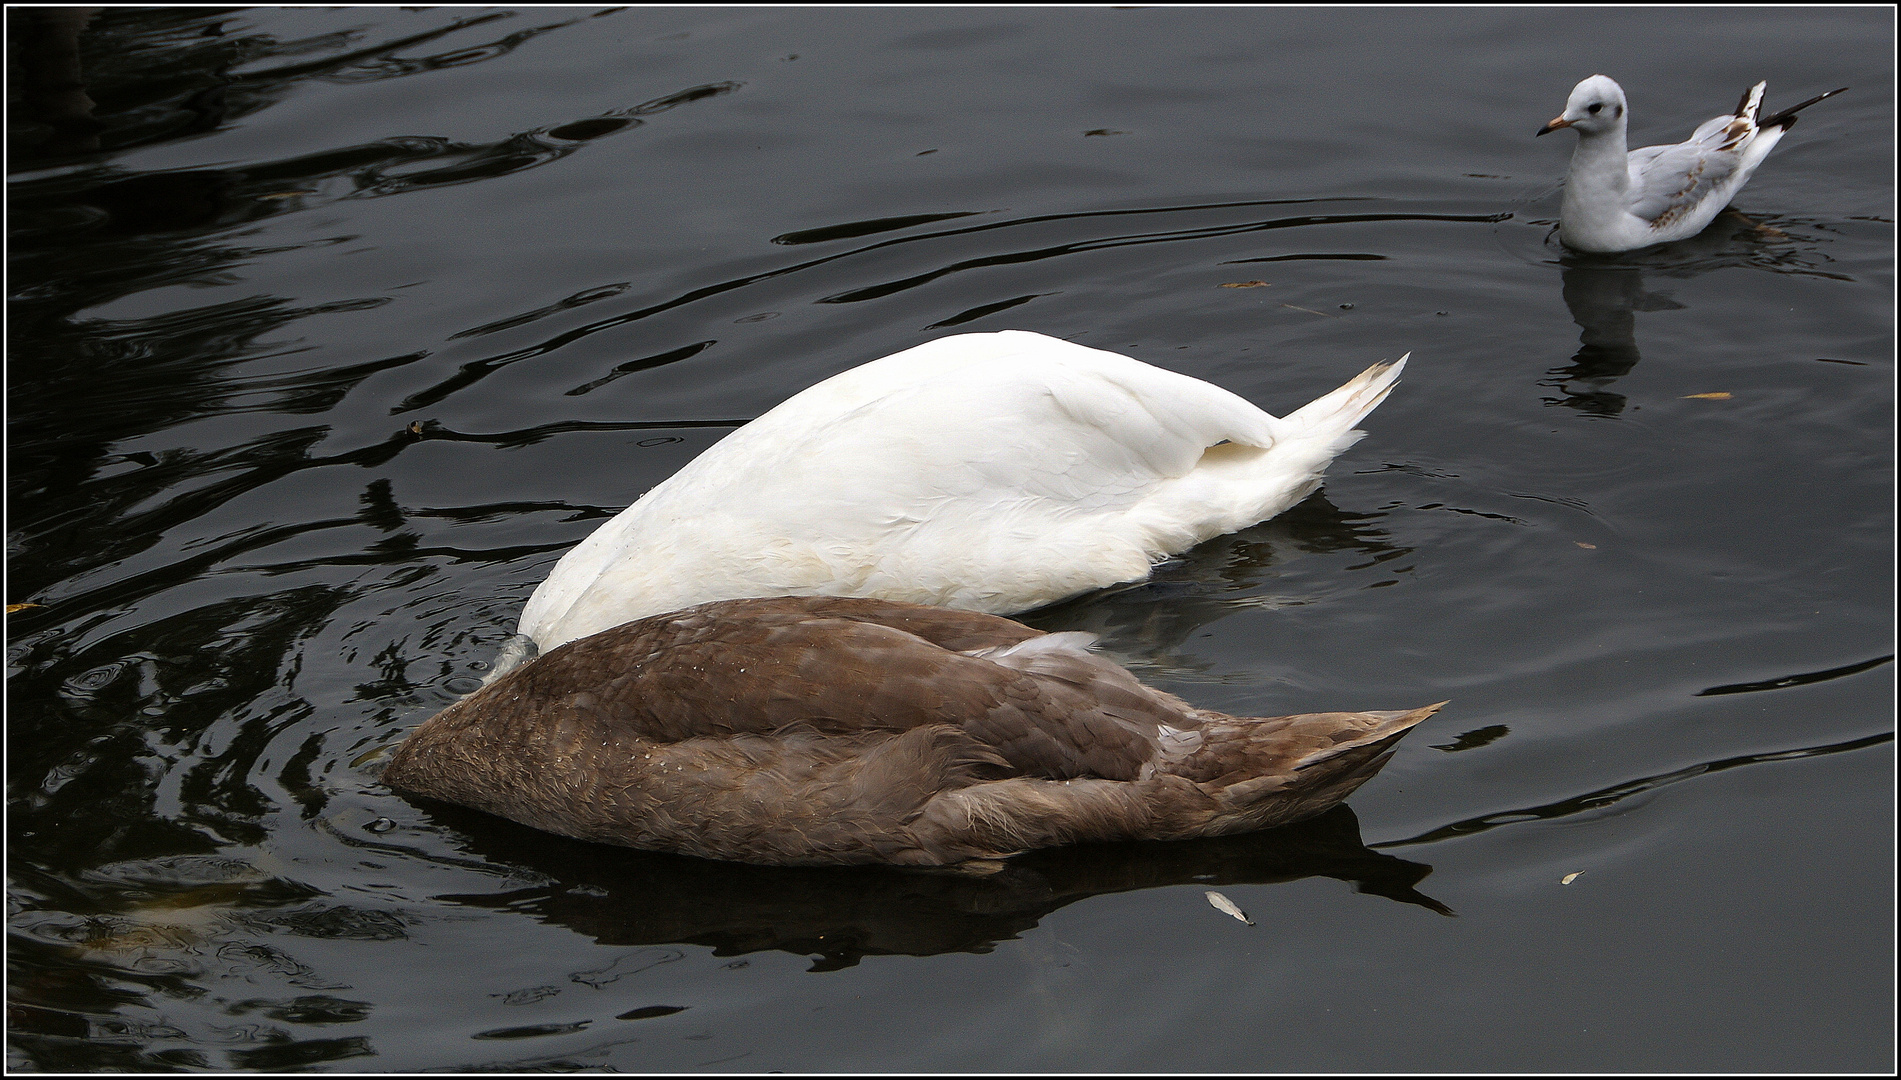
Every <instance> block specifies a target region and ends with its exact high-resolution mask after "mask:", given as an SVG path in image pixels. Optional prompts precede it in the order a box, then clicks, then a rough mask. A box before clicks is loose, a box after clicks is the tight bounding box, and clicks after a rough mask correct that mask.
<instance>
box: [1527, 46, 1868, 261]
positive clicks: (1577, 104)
mask: <svg viewBox="0 0 1901 1080" xmlns="http://www.w3.org/2000/svg"><path fill="white" fill-rule="evenodd" d="M1768 85H1769V84H1768V83H1766V82H1759V83H1757V84H1756V85H1754V86H1752V87H1750V88H1749V89H1748V90H1747V91H1745V92H1744V93H1743V99H1742V101H1741V102H1740V103H1738V104H1737V106H1736V112H1735V113H1734V114H1732V115H1728V116H1718V117H1716V118H1714V119H1711V120H1708V121H1705V122H1704V123H1703V125H1702V126H1701V127H1699V128H1697V129H1696V134H1694V135H1692V136H1690V139H1689V141H1688V142H1680V143H1676V144H1674V145H1671V146H1645V147H1640V148H1638V149H1636V150H1629V151H1628V152H1627V151H1626V147H1627V146H1628V145H1629V144H1628V143H1627V142H1626V141H1625V137H1624V128H1625V125H1626V124H1627V123H1628V122H1629V121H1628V118H1627V117H1626V115H1625V113H1626V107H1625V104H1624V89H1623V87H1621V86H1618V85H1617V83H1616V82H1614V81H1613V80H1611V79H1610V78H1608V77H1606V76H1603V75H1593V76H1591V77H1590V78H1588V79H1586V80H1584V81H1583V82H1581V83H1579V84H1578V85H1577V86H1576V87H1575V88H1573V89H1572V91H1571V100H1569V101H1567V102H1566V103H1565V106H1564V112H1563V113H1562V114H1560V115H1559V116H1558V117H1557V118H1556V119H1554V120H1552V121H1551V122H1550V123H1548V124H1546V125H1545V126H1544V127H1542V128H1539V129H1538V134H1540V135H1545V134H1548V133H1550V132H1553V131H1556V130H1558V129H1559V128H1570V129H1572V130H1573V131H1576V132H1577V133H1578V148H1577V150H1576V152H1574V153H1573V154H1572V155H1571V171H1570V172H1569V173H1568V174H1566V176H1565V179H1564V208H1563V209H1562V210H1561V211H1560V212H1559V215H1558V217H1559V221H1558V237H1559V239H1561V240H1563V241H1564V244H1565V246H1566V247H1570V248H1575V249H1577V250H1578V251H1597V252H1609V251H1634V250H1636V249H1638V248H1641V247H1649V246H1650V245H1652V244H1667V243H1669V242H1671V241H1673V240H1682V239H1685V238H1686V237H1691V236H1695V235H1696V234H1697V233H1699V232H1702V231H1703V227H1704V226H1706V225H1708V224H1709V223H1710V221H1711V220H1712V219H1713V218H1715V217H1716V215H1717V214H1718V213H1720V212H1721V211H1722V209H1723V208H1724V207H1725V206H1728V205H1729V200H1730V199H1732V198H1734V197H1735V195H1736V193H1737V192H1738V191H1741V190H1742V188H1743V185H1744V184H1746V183H1748V182H1749V177H1750V174H1752V173H1754V172H1755V171H1756V166H1758V165H1760V164H1762V159H1763V158H1765V157H1768V156H1769V151H1770V150H1771V149H1773V148H1774V147H1775V145H1776V143H1778V142H1780V141H1782V135H1783V133H1784V132H1786V131H1788V130H1789V128H1790V127H1792V126H1794V124H1795V121H1796V116H1795V114H1796V113H1798V112H1801V111H1802V110H1803V109H1806V108H1808V107H1809V106H1810V105H1813V104H1815V103H1816V102H1818V101H1821V100H1823V99H1824V98H1831V97H1834V96H1835V95H1836V94H1839V93H1841V92H1842V90H1846V89H1848V88H1847V87H1845V86H1844V87H1842V88H1841V90H1830V91H1829V92H1828V93H1826V94H1822V95H1819V96H1817V97H1812V98H1810V99H1808V100H1807V101H1805V102H1803V103H1802V104H1800V105H1797V106H1795V107H1794V108H1791V109H1784V110H1782V111H1781V112H1779V113H1776V114H1775V115H1774V116H1768V117H1764V118H1762V119H1760V120H1759V119H1757V114H1758V112H1759V111H1760V110H1761V108H1762V91H1763V88H1764V87H1766V86H1768Z"/></svg>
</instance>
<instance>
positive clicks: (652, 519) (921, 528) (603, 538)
mask: <svg viewBox="0 0 1901 1080" xmlns="http://www.w3.org/2000/svg"><path fill="white" fill-rule="evenodd" d="M1405 362H1406V361H1405V357H1401V358H1400V360H1399V361H1398V362H1396V363H1392V364H1375V365H1374V366H1373V367H1370V368H1368V369H1367V370H1366V371H1365V372H1363V373H1362V374H1360V375H1359V376H1358V377H1356V378H1354V379H1353V380H1352V381H1350V382H1348V383H1347V384H1346V385H1345V386H1342V387H1340V388H1339V389H1338V390H1335V391H1334V392H1332V393H1330V394H1328V395H1326V396H1325V397H1322V398H1320V399H1319V400H1318V401H1315V402H1313V403H1312V404H1309V405H1307V406H1306V407H1304V408H1302V409H1300V410H1298V411H1296V412H1294V413H1290V414H1289V415H1288V416H1287V417H1286V418H1284V419H1277V418H1275V417H1273V416H1269V415H1268V414H1267V413H1265V412H1262V411H1261V410H1260V409H1257V408H1255V407H1254V406H1253V405H1250V404H1249V403H1248V402H1247V401H1245V400H1243V399H1242V398H1240V397H1238V396H1236V395H1234V394H1232V393H1229V392H1228V391H1226V390H1223V389H1221V388H1219V387H1216V386H1212V385H1210V384H1208V383H1205V382H1202V381H1200V380H1199V379H1193V378H1190V377H1188V376H1186V375H1179V374H1176V373H1174V372H1170V371H1164V370H1162V369H1161V368H1156V367H1151V366H1149V365H1148V364H1144V363H1142V362H1140V361H1138V360H1132V359H1130V358H1128V357H1126V356H1118V355H1116V354H1115V353H1110V352H1104V351H1102V350H1100V349H1091V348H1086V347H1084V346H1081V345H1076V344H1072V343H1070V342H1067V341H1061V340H1058V339H1056V338H1052V337H1045V336H1043V335H1042V334H1034V333H1029V332H1026V331H1021V330H1005V331H1001V332H999V333H992V334H958V335H955V336H952V337H946V338H940V339H938V340H936V341H932V342H928V343H926V344H923V345H919V346H917V347H916V348H913V349H906V350H904V351H903V352H900V353H897V354H895V355H892V356H887V357H885V358H884V359H882V360H874V361H872V362H871V363H868V364H865V365H863V366H861V367H856V368H853V369H851V370H849V371H846V372H843V373H841V374H839V375H835V376H833V377H832V378H830V379H827V380H825V381H824V382H821V383H819V384H817V385H816V386H813V387H811V388H809V389H807V390H805V391H803V392H802V393H799V394H797V395H795V396H793V397H792V398H790V399H788V400H787V401H785V402H784V403H782V404H780V405H779V406H778V407H777V408H774V409H772V410H771V411H770V412H767V413H766V414H765V415H764V416H761V417H759V418H758V419H757V420H754V421H753V422H751V423H749V424H747V425H745V426H743V427H741V428H739V429H738V430H737V431H734V432H733V433H732V434H730V435H728V436H726V438H724V439H722V440H720V441H719V442H718V443H717V444H715V445H714V446H712V447H710V448H709V449H707V450H706V451H705V452H704V453H702V454H701V455H700V456H699V457H697V458H695V459H694V460H693V461H691V462H689V463H688V464H687V465H686V467H685V468H682V469H681V470H680V471H679V472H678V473H675V474H674V475H673V476H672V477H671V478H669V479H668V480H666V481H665V482H664V483H662V484H660V485H659V486H657V487H655V488H653V489H652V490H651V491H649V492H647V493H646V494H645V495H644V496H642V497H641V498H640V499H639V501H637V502H635V503H634V504H633V505H632V506H630V507H628V508H627V509H626V510H624V511H622V512H621V513H620V514H619V516H617V517H615V518H614V519H613V520H611V521H609V522H607V524H605V525H603V526H601V527H600V528H599V529H597V530H595V532H594V534H593V535H591V536H589V537H588V538H587V539H585V540H583V541H581V542H580V543H579V544H577V545H575V547H574V548H573V549H572V550H570V551H569V552H568V553H567V554H566V555H564V556H563V557H562V558H561V561H560V562H558V563H556V564H555V568H554V571H553V572H552V573H550V574H549V575H548V579H547V580H546V581H544V582H542V583H541V586H540V587H539V588H537V589H536V590H535V593H534V595H533V596H531V597H530V598H529V600H528V604H527V606H526V607H525V608H524V609H523V610H522V615H521V623H520V628H519V633H520V635H522V636H525V637H526V638H528V639H532V642H533V648H532V649H531V648H528V647H527V642H525V641H523V640H522V638H521V637H518V638H516V639H515V641H514V643H513V644H514V646H515V649H516V655H515V656H513V657H508V656H507V655H506V653H505V658H504V659H501V660H498V662H497V665H496V669H497V670H496V674H500V673H501V672H503V671H505V670H507V669H508V668H509V667H511V666H513V665H514V664H515V663H518V662H519V660H520V658H521V656H522V655H525V654H527V653H529V652H533V651H536V650H538V651H540V652H546V651H547V650H549V649H552V648H554V647H555V646H557V645H560V644H562V643H563V642H566V641H572V640H574V639H576V638H580V637H585V636H587V635H589V634H593V633H596V632H598V631H601V630H605V629H607V628H609V627H612V626H617V625H619V624H621V623H624V622H628V621H630V620H633V619H638V618H641V617H644V616H647V615H653V614H657V613H661V612H667V611H674V610H678V609H680V608H685V607H689V606H691V605H694V604H701V603H706V602H709V601H713V600H725V599H734V598H739V597H757V596H811V595H831V596H847V597H866V598H875V599H882V600H896V601H906V602H911V603H920V604H930V605H935V606H940V607H950V608H961V609H964V610H969V611H980V612H990V613H997V614H1002V613H1009V612H1016V611H1024V610H1028V609H1030V608H1034V607H1039V606H1041V605H1044V604H1048V603H1051V602H1054V601H1057V600H1061V599H1063V598H1065V597H1068V596H1073V595H1075V594H1077V593H1081V592H1085V591H1087V590H1090V589H1097V588H1101V587H1103V586H1106V585H1114V584H1116V583H1118V582H1126V581H1137V580H1140V579H1142V578H1144V577H1146V576H1148V572H1149V566H1150V564H1151V563H1153V562H1155V561H1158V560H1160V559H1162V558H1165V557H1167V556H1169V555H1172V554H1175V553H1177V552H1181V551H1185V550H1187V549H1188V548H1190V547H1192V546H1194V545H1195V544H1198V543H1200V542H1201V541H1203V540H1207V539H1209V538H1211V537H1214V536H1218V535H1220V534H1222V533H1226V532H1232V531H1234V530H1236V529H1241V528H1245V527H1247V526H1249V525H1252V524H1254V523H1256V522H1258V521H1263V520H1265V519H1267V518H1270V517H1273V516H1274V515H1275V514H1278V513H1280V512H1281V511H1283V510H1285V509H1287V508H1288V507H1290V506H1292V505H1294V504H1295V503H1296V502H1299V501H1300V500H1301V499H1303V498H1305V497H1306V496H1307V494H1308V493H1309V492H1311V491H1313V490H1314V488H1315V487H1317V486H1318V485H1319V483H1320V475H1321V472H1322V471H1323V470H1324V469H1325V468H1326V466H1327V463H1328V462H1329V461H1331V460H1332V459H1333V458H1334V456H1335V455H1337V454H1339V453H1340V452H1341V451H1342V450H1345V449H1346V448H1347V447H1348V446H1351V445H1352V444H1353V443H1354V442H1355V441H1357V440H1358V439H1359V438H1360V436H1361V435H1362V434H1364V433H1363V432H1358V431H1354V430H1353V425H1354V424H1355V423H1357V422H1358V421H1359V420H1360V419H1361V418H1362V417H1364V416H1365V415H1366V414H1367V413H1368V412H1371V411H1372V410H1373V408H1374V407H1375V406H1377V405H1378V404H1379V403H1380V402H1381V401H1383V400H1385V398H1386V395H1387V393H1388V392H1389V391H1390V389H1391V388H1392V386H1393V383H1394V381H1395V380H1396V379H1397V378H1398V376H1399V373H1400V369H1401V368H1402V367H1403V366H1404V364H1405ZM492 678H494V676H493V675H491V679H492Z"/></svg>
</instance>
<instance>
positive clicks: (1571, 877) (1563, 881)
mask: <svg viewBox="0 0 1901 1080" xmlns="http://www.w3.org/2000/svg"><path fill="white" fill-rule="evenodd" d="M1582 873H1584V871H1582V870H1579V871H1578V872H1577V874H1566V875H1564V876H1563V877H1561V878H1559V879H1558V884H1560V885H1569V884H1571V883H1572V882H1573V881H1576V880H1577V879H1578V874H1582Z"/></svg>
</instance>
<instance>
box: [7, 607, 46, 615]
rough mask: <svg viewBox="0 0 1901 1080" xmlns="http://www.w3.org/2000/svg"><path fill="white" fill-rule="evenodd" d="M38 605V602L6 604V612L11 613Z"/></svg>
mask: <svg viewBox="0 0 1901 1080" xmlns="http://www.w3.org/2000/svg"><path fill="white" fill-rule="evenodd" d="M39 606H40V605H38V604H8V605H7V614H9V615H11V614H13V613H14V612H16V611H25V610H26V609H27V608H35V607H39Z"/></svg>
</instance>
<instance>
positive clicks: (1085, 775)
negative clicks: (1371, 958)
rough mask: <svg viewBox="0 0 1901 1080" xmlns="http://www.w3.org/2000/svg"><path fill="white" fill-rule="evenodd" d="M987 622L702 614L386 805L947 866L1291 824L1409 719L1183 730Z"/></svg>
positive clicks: (1053, 650) (738, 850)
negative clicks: (1086, 843) (442, 805)
mask: <svg viewBox="0 0 1901 1080" xmlns="http://www.w3.org/2000/svg"><path fill="white" fill-rule="evenodd" d="M1087 641H1088V635H1082V634H1049V635H1045V634H1043V633H1041V632H1039V631H1036V630H1033V629H1030V628H1029V627H1026V626H1023V625H1022V624H1020V623H1016V622H1012V621H1010V620H1008V619H1003V618H999V617H997V616H993V615H981V614H977V613H974V612H964V611H953V610H949V609H944V608H933V607H923V606H919V605H913V604H901V603H893V602H888V601H881V600H858V599H844V598H834V597H786V598H774V599H755V600H729V601H720V602H717V603H711V604H703V605H700V606H698V607H692V608H687V609H685V610H682V611H677V612H673V613H670V614H666V615H658V616H653V617H651V618H647V619H641V620H637V621H635V622H630V623H626V624H623V625H621V626H617V627H614V628H613V629H610V630H606V631H603V632H601V633H599V634H596V635H593V636H592V637H588V638H583V639H581V640H578V641H574V642H570V643H568V644H566V645H563V646H561V647H559V648H557V649H554V650H552V651H551V652H549V653H548V654H547V655H545V656H543V657H541V658H539V659H537V660H535V661H533V662H531V663H529V664H527V665H525V666H523V667H521V668H518V669H516V670H515V671H512V672H509V673H508V674H506V675H504V676H502V677H501V678H499V679H497V680H496V681H495V682H494V683H493V684H491V685H489V686H487V687H485V688H483V689H482V690H480V691H478V692H476V693H474V694H472V695H470V696H469V697H467V698H465V699H463V700H462V701H460V702H457V703H456V704H454V705H452V706H450V707H449V708H447V709H444V710H443V711H442V712H441V713H438V714H437V715H436V716H434V717H432V718H431V719H430V720H428V721H426V722H425V723H423V724H422V725H421V726H420V727H418V728H417V729H416V730H415V732H413V733H412V734H411V735H410V737H409V739H408V740H407V741H406V742H405V743H404V744H403V746H402V748H401V749H399V750H398V751H397V753H396V755H395V756H394V758H393V759H392V760H391V762H390V764H389V766H388V768H387V769H386V770H385V772H384V780H385V782H387V783H388V784H390V786H392V787H395V788H398V789H400V790H404V791H408V792H412V793H415V794H419V795H425V796H429V797H432V798H437V799H442V800H445V801H448V802H454V803H459V804H462V805H466V806H472V807H475V808H477V809H481V810H486V811H488V812H490V813H495V814H498V815H500V816H503V817H507V818H510V819H512V820H516V821H520V822H523V823H525V824H528V825H532V826H535V827H536V828H540V829H545V830H547V831H550V832H555V833H560V834H562V835H566V836H574V837H578V838H581V839H586V840H598V841H604V842H608V843H616V844H624V845H628V846H632V847H639V848H650V849H658V850H669V851H679V852H684V853H687V854H693V855H701V856H706V857H710V858H721V859H733V860H738V861H745V862H761V863H777V864H800V863H818V864H823V863H863V862H888V863H901V864H919V865H943V864H949V863H956V862H961V861H964V860H967V859H992V858H998V857H1001V856H1005V855H1008V854H1011V853H1014V852H1017V851H1021V850H1026V849H1029V848H1036V847H1047V846H1051V845H1054V844H1061V843H1070V842H1074V841H1079V840H1110V839H1129V838H1143V837H1153V838H1179V837H1188V836H1200V835H1211V834H1216V833H1227V832H1237V831H1242V830H1245V829H1252V828H1261V827H1263V826H1265V825H1272V824H1279V823H1282V822H1285V821H1293V820H1298V819H1300V818H1303V817H1308V816H1312V815H1313V814H1317V813H1320V812H1322V811H1324V810H1326V809H1328V808H1329V807H1331V806H1333V805H1334V804H1336V803H1338V802H1339V801H1340V800H1341V799H1344V798H1345V797H1346V796H1347V794H1349V793H1350V792H1351V791H1352V790H1353V789H1354V788H1356V787H1358V786H1359V784H1361V783H1362V782H1364V781H1365V780H1366V779H1367V778H1368V777H1370V776H1372V775H1373V773H1374V772H1377V771H1378V769H1379V766H1380V765H1381V764H1383V763H1384V760H1385V758H1386V757H1387V756H1388V755H1389V754H1390V750H1391V747H1392V744H1393V743H1394V742H1395V741H1396V740H1397V739H1398V737H1399V736H1400V735H1402V734H1404V732H1405V731H1406V730H1407V729H1409V728H1411V727H1412V726H1413V725H1414V724H1417V723H1418V722H1419V721H1420V720H1423V719H1425V718H1426V717H1427V716H1429V715H1431V714H1432V712H1433V711H1435V710H1436V709H1437V708H1438V706H1430V707H1428V708H1426V709H1420V710H1415V711H1413V712H1410V713H1323V714H1315V715H1312V716H1301V717H1280V718H1274V719H1268V720H1248V719H1236V718H1233V717H1227V716H1223V715H1222V714H1219V713H1211V712H1205V711H1202V710H1198V709H1195V708H1193V707H1192V706H1190V705H1188V704H1187V703H1186V702H1183V701H1182V700H1180V699H1179V698H1176V697H1174V696H1172V695H1169V694H1165V693H1162V692H1160V691H1157V690H1153V689H1150V688H1148V687H1145V686H1143V685H1142V684H1141V683H1139V682H1138V681H1136V679H1135V678H1134V676H1132V675H1130V674H1129V673H1128V671H1126V670H1125V669H1123V668H1121V667H1119V666H1118V665H1116V664H1114V663H1111V662H1109V661H1108V660H1106V659H1103V658H1102V657H1100V656H1097V655H1095V654H1093V653H1091V652H1089V651H1088V650H1087V647H1086V646H1087Z"/></svg>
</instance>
